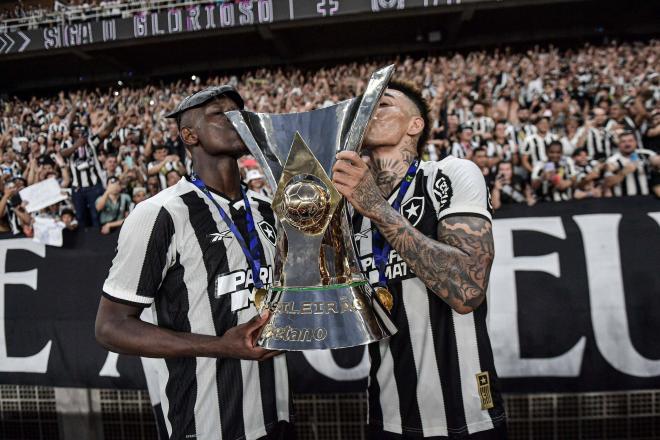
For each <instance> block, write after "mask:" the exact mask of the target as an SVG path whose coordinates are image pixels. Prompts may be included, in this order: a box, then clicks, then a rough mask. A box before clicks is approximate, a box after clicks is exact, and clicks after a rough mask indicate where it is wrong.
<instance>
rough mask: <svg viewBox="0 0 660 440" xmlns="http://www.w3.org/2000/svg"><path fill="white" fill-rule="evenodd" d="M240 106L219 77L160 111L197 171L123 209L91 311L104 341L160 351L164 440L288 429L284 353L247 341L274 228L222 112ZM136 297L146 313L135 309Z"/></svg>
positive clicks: (265, 280) (256, 320) (268, 434)
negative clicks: (216, 83) (145, 317)
mask: <svg viewBox="0 0 660 440" xmlns="http://www.w3.org/2000/svg"><path fill="white" fill-rule="evenodd" d="M242 108H243V99H242V98H241V96H240V95H239V94H238V92H237V91H236V90H235V89H234V88H233V87H231V86H221V87H211V88H208V89H205V90H202V91H200V92H198V93H195V94H194V95H191V96H189V97H187V98H185V99H184V100H183V101H182V102H181V103H180V104H179V105H178V107H177V108H176V110H175V111H174V112H173V113H171V114H169V115H168V117H171V118H176V121H177V124H178V126H179V132H180V136H181V139H182V140H183V142H184V144H185V145H186V148H188V150H189V151H190V153H191V155H192V160H193V170H194V173H193V174H192V176H191V177H190V178H189V179H181V180H180V181H179V182H178V183H177V184H176V185H174V186H172V187H170V188H168V189H166V190H164V191H162V192H160V193H159V194H158V195H156V196H154V197H152V198H149V199H147V200H145V201H143V202H142V203H140V204H138V205H137V206H136V208H135V210H134V211H133V212H132V213H131V214H130V215H129V216H128V218H127V219H126V221H125V222H124V225H123V226H122V229H121V233H120V236H119V242H118V248H117V255H116V256H115V258H114V260H113V262H112V267H111V269H110V273H109V275H108V278H107V279H106V281H105V284H104V286H103V297H102V298H101V302H100V305H99V310H98V315H97V319H96V337H97V340H98V341H99V342H100V343H101V344H102V345H103V346H104V347H106V348H108V349H109V350H112V351H116V352H118V353H126V354H133V355H139V356H143V357H151V358H158V359H157V362H156V369H157V370H158V372H157V377H158V388H159V397H160V402H161V406H162V412H163V415H164V421H165V425H166V431H167V433H166V434H167V437H168V438H172V439H214V440H217V439H227V440H237V439H259V438H268V439H274V438H287V439H289V438H292V435H293V432H292V428H291V425H290V424H289V423H288V422H289V414H290V411H289V410H290V404H291V400H290V398H289V388H288V377H287V370H286V360H285V357H284V356H277V355H278V354H279V353H278V352H274V351H269V350H265V349H263V348H261V347H258V346H256V339H257V337H258V335H259V332H260V330H261V327H262V326H263V325H264V324H265V323H266V321H267V319H268V312H264V314H262V315H261V316H259V315H258V314H257V311H256V308H255V307H254V305H253V301H252V300H253V298H254V296H253V295H254V292H255V290H257V289H260V288H264V287H265V286H266V285H268V284H269V283H271V281H272V280H271V278H272V266H273V257H274V251H275V244H274V243H275V240H274V238H273V234H274V233H275V230H276V229H275V224H274V221H275V220H274V217H273V213H272V211H271V208H270V201H269V200H268V199H267V198H265V197H263V196H262V195H259V194H256V193H254V192H252V191H249V190H248V189H247V188H246V187H245V186H243V185H242V184H241V180H240V174H239V168H238V164H237V159H238V158H239V157H241V156H243V155H244V154H245V153H247V149H246V147H245V145H244V143H243V141H242V140H241V138H240V137H239V135H238V134H237V133H236V131H235V130H234V128H233V127H232V125H231V123H230V122H229V120H228V119H227V118H226V117H225V115H224V113H225V112H227V111H230V110H237V109H242ZM145 307H150V308H151V311H152V312H153V313H152V315H153V321H154V324H150V323H146V322H144V321H141V320H140V318H139V316H140V313H141V312H142V310H143V309H144V308H145Z"/></svg>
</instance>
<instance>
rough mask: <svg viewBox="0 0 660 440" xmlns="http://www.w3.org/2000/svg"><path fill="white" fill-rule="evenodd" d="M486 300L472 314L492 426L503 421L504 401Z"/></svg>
mask: <svg viewBox="0 0 660 440" xmlns="http://www.w3.org/2000/svg"><path fill="white" fill-rule="evenodd" d="M487 302H488V301H487V299H484V302H483V303H481V305H480V306H479V307H477V309H476V310H475V311H473V312H472V313H474V326H475V329H476V333H477V350H478V352H479V365H480V366H481V371H487V372H488V376H489V379H490V391H491V395H492V398H493V404H494V407H493V408H490V409H489V410H488V414H490V418H491V420H492V421H493V425H496V424H498V423H501V422H503V421H504V401H503V400H502V394H501V393H500V383H499V378H498V377H497V372H496V371H495V361H494V360H493V350H492V348H491V346H490V343H489V338H488V329H487V327H486V316H487V314H488V304H487Z"/></svg>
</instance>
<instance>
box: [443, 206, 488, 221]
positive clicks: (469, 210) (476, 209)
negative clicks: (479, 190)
mask: <svg viewBox="0 0 660 440" xmlns="http://www.w3.org/2000/svg"><path fill="white" fill-rule="evenodd" d="M451 214H465V215H466V216H469V215H471V214H474V215H480V216H482V217H486V219H488V220H490V221H492V220H493V218H492V216H491V215H490V212H488V210H487V209H486V208H483V207H481V206H466V205H461V206H459V207H457V208H447V209H444V210H442V211H441V212H440V215H439V216H438V220H441V219H443V218H445V217H447V216H448V215H451Z"/></svg>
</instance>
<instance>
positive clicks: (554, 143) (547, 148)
mask: <svg viewBox="0 0 660 440" xmlns="http://www.w3.org/2000/svg"><path fill="white" fill-rule="evenodd" d="M555 145H559V148H560V149H561V150H562V152H563V151H564V146H563V145H562V144H561V142H559V141H552V142H550V143H549V144H548V145H546V146H545V151H550V148H552V147H553V146H555Z"/></svg>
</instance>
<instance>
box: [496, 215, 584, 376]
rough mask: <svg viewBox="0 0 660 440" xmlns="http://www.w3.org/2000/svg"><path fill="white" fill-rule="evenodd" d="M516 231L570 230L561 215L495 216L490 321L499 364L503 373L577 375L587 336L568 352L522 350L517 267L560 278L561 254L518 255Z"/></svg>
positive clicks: (559, 234) (558, 232)
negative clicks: (529, 353)
mask: <svg viewBox="0 0 660 440" xmlns="http://www.w3.org/2000/svg"><path fill="white" fill-rule="evenodd" d="M513 231H537V232H541V233H543V234H548V235H552V236H554V237H557V238H560V239H562V240H565V239H566V233H565V231H564V227H563V225H562V222H561V217H539V218H512V219H501V220H495V222H494V224H493V238H494V241H495V261H494V262H493V270H492V271H491V277H490V296H491V298H492V299H491V298H489V301H488V315H489V316H488V323H489V330H490V332H489V333H490V337H491V343H492V346H493V354H494V356H495V365H496V366H497V373H498V375H499V376H500V377H503V378H505V377H533V376H556V377H577V376H578V375H579V374H580V367H581V366H582V356H583V353H584V347H585V344H586V337H585V336H582V337H581V338H580V340H579V341H578V342H577V343H576V344H575V345H574V346H573V348H571V349H570V350H568V351H567V352H565V353H564V354H562V355H559V356H555V357H551V358H523V357H521V354H520V333H519V330H518V318H517V313H518V300H517V292H516V271H535V272H546V273H549V274H551V275H552V276H554V277H557V278H559V276H560V269H559V255H558V254H557V253H556V252H554V253H552V254H548V255H540V256H533V257H515V256H514V254H513Z"/></svg>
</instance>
